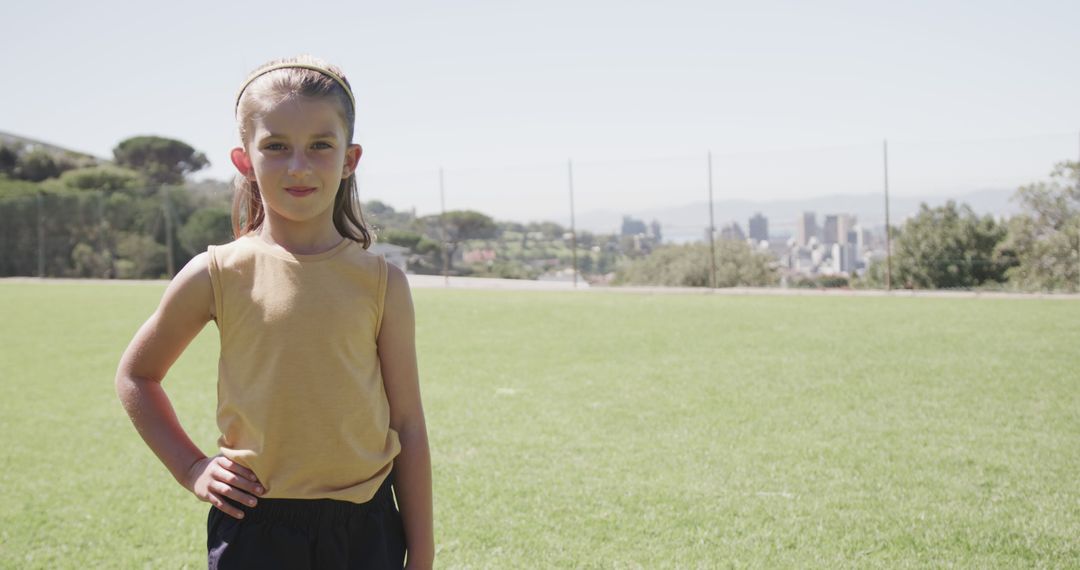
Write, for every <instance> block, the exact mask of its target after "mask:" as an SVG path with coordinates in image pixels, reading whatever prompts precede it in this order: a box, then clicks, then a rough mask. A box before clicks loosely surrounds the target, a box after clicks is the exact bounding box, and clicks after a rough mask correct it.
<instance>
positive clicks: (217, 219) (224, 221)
mask: <svg viewBox="0 0 1080 570" xmlns="http://www.w3.org/2000/svg"><path fill="white" fill-rule="evenodd" d="M178 237H179V238H180V245H181V246H183V248H184V250H185V251H186V252H188V253H189V254H191V255H197V254H199V253H201V252H204V251H206V246H208V245H213V244H221V243H225V242H227V241H229V240H230V239H231V238H232V214H231V213H230V212H229V210H226V209H225V208H203V209H201V210H196V211H195V213H194V214H192V215H191V217H189V218H188V219H187V222H185V223H184V225H183V227H181V228H180V231H179V232H178Z"/></svg>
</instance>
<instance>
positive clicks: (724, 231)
mask: <svg viewBox="0 0 1080 570" xmlns="http://www.w3.org/2000/svg"><path fill="white" fill-rule="evenodd" d="M720 239H729V240H734V241H743V240H745V239H746V234H744V233H743V231H742V228H740V227H739V224H738V222H731V223H730V224H724V227H722V228H720Z"/></svg>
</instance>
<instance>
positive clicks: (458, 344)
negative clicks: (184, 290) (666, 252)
mask: <svg viewBox="0 0 1080 570" xmlns="http://www.w3.org/2000/svg"><path fill="white" fill-rule="evenodd" d="M162 290H163V286H159V285H146V284H112V283H100V284H99V283H55V284H45V285H41V284H31V283H12V282H8V283H0V466H2V472H0V567H3V568H7V567H12V568H16V567H17V568H99V567H116V568H129V567H150V568H180V567H191V568H198V567H205V522H206V512H207V507H206V505H205V504H204V503H200V502H198V501H197V500H196V499H194V498H193V497H192V496H190V495H189V494H188V493H187V491H185V490H183V489H182V488H181V487H180V486H179V485H177V484H176V483H175V482H173V480H172V478H171V477H170V476H169V474H168V473H167V471H166V470H165V469H164V467H162V466H161V465H160V463H158V461H157V459H156V458H155V457H154V456H153V454H152V453H151V452H150V450H149V449H148V448H147V447H146V446H145V445H144V444H143V443H142V441H141V440H140V439H139V437H138V435H137V434H136V432H135V430H134V429H133V428H132V427H131V425H130V423H129V421H128V419H127V417H126V415H125V414H124V412H123V409H122V408H121V407H120V404H119V402H118V401H117V399H116V396H115V393H114V391H113V386H112V377H113V374H114V371H115V368H116V364H117V359H118V358H119V355H120V353H121V351H122V350H123V348H124V346H125V344H126V343H127V341H128V340H129V339H130V337H131V335H132V334H133V333H134V331H135V329H136V328H137V327H138V325H139V324H140V323H141V321H142V320H143V319H145V318H146V316H148V315H149V313H150V312H151V311H152V310H153V307H154V306H155V304H156V302H157V300H158V298H159V297H160V295H161V292H162ZM414 296H415V300H416V308H417V316H418V323H417V335H418V346H419V352H420V365H421V376H422V386H423V394H424V403H425V408H426V411H427V419H428V428H429V431H430V437H431V445H432V455H433V461H434V481H435V523H436V543H437V546H438V558H437V560H438V562H439V565H440V566H441V567H443V568H457V567H474V568H506V567H522V568H537V567H560V568H561V567H615V568H639V567H640V568H664V567H689V568H697V567H702V568H715V567H739V568H741V567H762V568H804V567H823V568H832V567H855V568H874V567H879V568H905V567H913V568H916V567H942V566H955V567H965V568H986V567H1070V566H1072V567H1075V565H1076V564H1077V561H1078V560H1080V539H1078V538H1077V537H1080V485H1078V480H1080V479H1078V475H1077V474H1078V473H1080V445H1078V442H1080V373H1078V371H1080V348H1078V346H1077V341H1078V340H1080V302H1076V301H1063V300H1027V299H1019V300H1015V299H1014V300H1005V299H930V298H864V297H843V298H840V297H790V298H789V297H755V296H738V297H727V296H708V295H646V294H617V293H596V292H590V293H572V292H563V293H556V292H485V291H459V290H453V291H444V290H417V291H415V292H414ZM216 351H217V331H216V329H215V328H214V327H213V325H211V326H210V327H208V328H207V329H206V330H205V331H204V332H203V334H202V335H200V336H199V338H198V339H196V341H195V342H194V343H193V344H192V346H191V347H190V348H189V349H188V351H187V352H186V353H185V354H184V356H183V357H182V358H181V360H180V361H179V362H177V364H176V365H175V366H174V368H173V370H172V372H171V374H170V377H169V378H168V379H166V382H165V387H166V390H167V391H168V392H169V394H170V396H171V397H172V400H173V402H174V404H175V406H176V408H177V411H178V413H179V415H180V417H181V420H182V422H183V423H184V425H185V426H186V427H187V429H188V431H189V433H190V434H191V436H192V438H193V439H195V441H196V442H198V443H199V444H200V445H202V446H203V447H204V448H205V449H206V450H207V452H208V453H211V452H213V449H214V447H213V446H214V442H215V439H216V436H217V432H216V426H215V423H214V418H213V414H214V399H215V396H216V392H215V378H216V366H217V364H216Z"/></svg>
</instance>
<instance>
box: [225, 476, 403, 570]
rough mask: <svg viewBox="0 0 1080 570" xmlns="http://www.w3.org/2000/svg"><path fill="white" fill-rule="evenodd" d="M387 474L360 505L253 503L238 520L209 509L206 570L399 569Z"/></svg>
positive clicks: (396, 516)
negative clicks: (287, 569)
mask: <svg viewBox="0 0 1080 570" xmlns="http://www.w3.org/2000/svg"><path fill="white" fill-rule="evenodd" d="M391 479H392V474H391V476H387V478H386V481H384V482H383V484H382V486H381V487H379V490H378V491H377V492H376V493H375V496H374V497H372V499H371V500H370V501H368V502H366V503H360V504H357V503H351V502H348V501H336V500H333V499H259V503H258V504H257V505H256V506H254V507H248V506H246V505H241V504H239V503H236V502H234V501H230V502H231V503H233V504H234V505H236V506H237V507H238V508H241V509H243V510H244V518H243V519H234V518H233V517H231V516H229V515H227V514H225V513H223V512H221V511H220V510H218V509H216V508H214V507H211V508H210V514H209V516H208V517H207V520H206V548H207V551H208V553H209V568H211V570H213V569H222V570H224V569H228V568H289V569H294V568H296V569H299V568H312V569H314V568H319V569H322V568H341V569H345V568H350V569H351V568H380V569H381V568H401V567H402V566H404V563H405V531H404V528H403V527H402V524H401V513H399V512H398V509H397V506H396V505H395V504H394V497H393V493H392V492H391V490H390V486H391V483H392V482H391Z"/></svg>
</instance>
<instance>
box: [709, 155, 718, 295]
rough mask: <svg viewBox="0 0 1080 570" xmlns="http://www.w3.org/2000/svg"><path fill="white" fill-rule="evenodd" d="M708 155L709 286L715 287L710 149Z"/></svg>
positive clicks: (714, 242) (714, 221)
mask: <svg viewBox="0 0 1080 570" xmlns="http://www.w3.org/2000/svg"><path fill="white" fill-rule="evenodd" d="M708 157H709V161H708V162H709V286H710V287H712V288H713V289H716V220H715V219H714V218H713V197H712V186H713V184H712V151H711V150H710V151H709V153H708Z"/></svg>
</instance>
